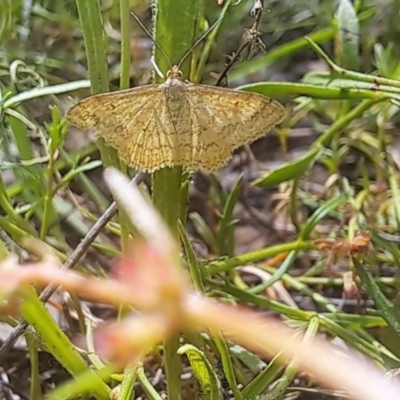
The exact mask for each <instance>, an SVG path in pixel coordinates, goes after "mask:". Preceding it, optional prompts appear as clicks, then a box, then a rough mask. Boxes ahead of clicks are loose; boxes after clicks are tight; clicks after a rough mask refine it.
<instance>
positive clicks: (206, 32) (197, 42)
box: [178, 17, 222, 69]
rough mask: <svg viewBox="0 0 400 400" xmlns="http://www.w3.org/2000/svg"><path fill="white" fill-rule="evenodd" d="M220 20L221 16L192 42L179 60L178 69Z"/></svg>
mask: <svg viewBox="0 0 400 400" xmlns="http://www.w3.org/2000/svg"><path fill="white" fill-rule="evenodd" d="M221 21H222V17H221V18H219V19H217V20H216V21H215V22H214V23H213V24H212V25H211V26H210V27H209V28H208V29H207V30H206V31H205V32H204V33H203V34H202V35H201V36H200V37H199V38H198V39H197V40H196V41H195V42H194V44H193V46H192V47H191V48H190V49H189V50H188V51H187V52H186V53H185V54H184V56H183V57H182V58H181V61H179V64H178V69H180V67H181V65H182V63H183V62H184V61H185V60H186V59H187V58H188V57H189V54H190V53H191V52H192V51H193V50H194V49H195V48H196V47H197V46H198V45H199V44H200V43H201V42H202V41H203V40H204V38H205V37H206V36H207V35H208V34H209V33H210V32H211V31H212V30H213V29H214V28H215V27H216V26H217V25H218V24H219V23H220V22H221Z"/></svg>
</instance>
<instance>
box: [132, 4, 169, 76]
mask: <svg viewBox="0 0 400 400" xmlns="http://www.w3.org/2000/svg"><path fill="white" fill-rule="evenodd" d="M130 14H131V16H132V17H133V18H134V19H135V20H136V22H137V23H138V24H139V26H140V27H141V28H142V29H143V31H144V32H145V33H146V35H147V36H148V37H149V38H150V40H151V41H152V42H153V43H154V44H155V45H156V46H157V48H158V50H160V51H161V54H162V55H163V56H164V57H165V59H166V60H167V62H168V64H169V67H170V69H172V65H171V61H170V59H169V57H168V55H167V53H166V51H165V50H164V49H163V48H162V47H161V45H160V44H159V43H158V42H157V41H156V39H155V38H154V36H153V35H152V34H151V32H150V31H149V30H148V29H147V28H146V27H145V26H144V24H143V22H142V21H141V20H140V19H139V17H138V16H137V15H136V14H135V13H134V12H133V11H131V12H130ZM153 58H154V57H153ZM152 64H153V66H155V63H154V60H152ZM155 68H156V72H157V73H158V74H159V75H160V73H161V71H160V69H159V68H158V67H157V66H155ZM161 76H162V74H161Z"/></svg>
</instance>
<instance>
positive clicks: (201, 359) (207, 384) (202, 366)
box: [178, 344, 222, 400]
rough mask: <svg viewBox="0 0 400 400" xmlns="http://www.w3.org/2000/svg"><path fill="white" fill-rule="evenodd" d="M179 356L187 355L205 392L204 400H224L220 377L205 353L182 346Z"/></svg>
mask: <svg viewBox="0 0 400 400" xmlns="http://www.w3.org/2000/svg"><path fill="white" fill-rule="evenodd" d="M178 354H186V356H187V358H188V359H189V362H190V365H191V367H192V369H193V373H194V375H195V376H196V378H197V380H198V381H199V383H200V386H201V388H202V390H203V394H202V399H203V400H219V399H221V398H222V387H221V383H220V382H219V380H218V376H217V375H216V374H215V371H214V369H213V367H212V365H211V364H210V363H209V361H208V360H207V358H206V356H205V355H204V353H203V352H201V351H200V350H199V349H197V348H196V347H194V346H192V345H189V344H186V345H184V346H181V347H180V348H179V350H178Z"/></svg>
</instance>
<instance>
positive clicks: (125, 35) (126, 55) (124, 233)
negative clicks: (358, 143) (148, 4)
mask: <svg viewBox="0 0 400 400" xmlns="http://www.w3.org/2000/svg"><path fill="white" fill-rule="evenodd" d="M119 7H120V20H121V38H122V40H121V73H120V81H119V86H120V89H121V90H123V89H128V88H129V78H130V64H131V48H130V29H129V17H130V16H129V0H120V3H119ZM120 169H121V171H123V172H124V173H125V174H127V172H128V171H127V167H126V165H125V164H124V163H122V162H121V163H120ZM128 221H129V219H128V218H127V217H126V215H125V212H124V211H123V210H119V224H120V226H121V248H122V252H124V251H125V250H126V249H127V248H128V246H129V224H128Z"/></svg>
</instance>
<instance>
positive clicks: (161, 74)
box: [150, 56, 165, 79]
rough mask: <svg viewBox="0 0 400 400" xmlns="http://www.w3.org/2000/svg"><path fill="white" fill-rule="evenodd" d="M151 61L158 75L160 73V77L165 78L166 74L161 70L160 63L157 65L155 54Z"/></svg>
mask: <svg viewBox="0 0 400 400" xmlns="http://www.w3.org/2000/svg"><path fill="white" fill-rule="evenodd" d="M150 62H151V65H152V66H153V68H154V70H155V71H156V73H157V75H158V76H159V77H160V78H163V79H164V78H165V77H164V74H163V73H162V72H161V70H160V68H158V65H157V63H156V60H155V59H154V56H151V58H150Z"/></svg>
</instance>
